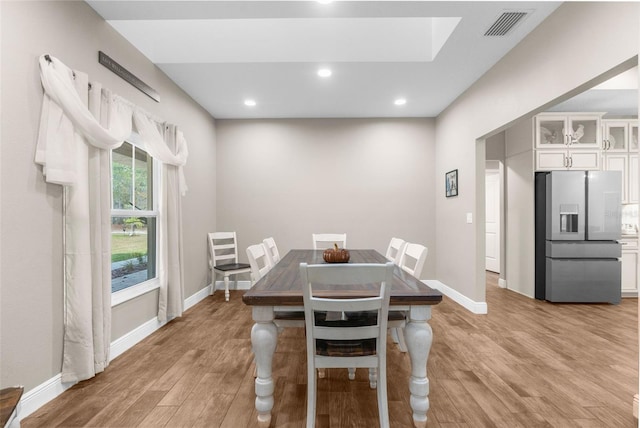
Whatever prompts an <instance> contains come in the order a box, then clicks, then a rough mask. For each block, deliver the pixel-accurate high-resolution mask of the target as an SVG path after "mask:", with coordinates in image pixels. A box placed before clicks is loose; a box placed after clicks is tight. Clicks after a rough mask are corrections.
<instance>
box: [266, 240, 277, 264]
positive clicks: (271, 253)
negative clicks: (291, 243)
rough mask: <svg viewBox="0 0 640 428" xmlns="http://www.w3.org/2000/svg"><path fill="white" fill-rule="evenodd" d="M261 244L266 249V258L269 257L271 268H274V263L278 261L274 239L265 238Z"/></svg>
mask: <svg viewBox="0 0 640 428" xmlns="http://www.w3.org/2000/svg"><path fill="white" fill-rule="evenodd" d="M262 243H263V244H264V245H265V247H267V257H269V260H270V261H271V266H275V265H276V263H278V262H279V261H280V253H279V252H278V247H277V246H276V241H275V239H273V238H271V237H269V238H265V239H264V240H263V241H262Z"/></svg>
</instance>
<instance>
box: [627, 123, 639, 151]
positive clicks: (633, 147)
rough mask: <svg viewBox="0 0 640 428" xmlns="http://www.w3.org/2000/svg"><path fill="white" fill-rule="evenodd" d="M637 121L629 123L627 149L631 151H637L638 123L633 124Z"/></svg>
mask: <svg viewBox="0 0 640 428" xmlns="http://www.w3.org/2000/svg"><path fill="white" fill-rule="evenodd" d="M637 122H638V121H637V120H634V121H633V122H631V125H629V151H630V152H633V153H635V152H637V151H638V125H634V124H635V123H637Z"/></svg>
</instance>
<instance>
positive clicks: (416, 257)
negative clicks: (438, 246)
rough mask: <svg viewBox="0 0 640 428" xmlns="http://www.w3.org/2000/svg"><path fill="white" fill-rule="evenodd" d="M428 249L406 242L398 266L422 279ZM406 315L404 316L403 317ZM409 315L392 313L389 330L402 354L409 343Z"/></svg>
mask: <svg viewBox="0 0 640 428" xmlns="http://www.w3.org/2000/svg"><path fill="white" fill-rule="evenodd" d="M427 253H428V249H427V247H425V246H424V245H420V244H414V243H411V242H406V243H405V245H404V246H403V248H402V252H401V254H400V255H399V262H398V265H399V266H400V268H401V269H402V270H404V271H405V272H407V273H408V274H410V275H413V276H415V277H416V278H418V279H420V276H421V275H422V269H423V267H424V262H425V260H426V259H427ZM403 315H404V316H403ZM407 315H408V314H407V313H399V312H391V313H390V316H389V317H390V319H389V330H390V332H391V337H392V338H393V341H394V342H395V343H397V344H398V348H399V349H400V351H402V352H407V343H406V341H405V340H404V328H405V327H406V325H407V320H406V317H407Z"/></svg>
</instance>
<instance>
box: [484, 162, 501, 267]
mask: <svg viewBox="0 0 640 428" xmlns="http://www.w3.org/2000/svg"><path fill="white" fill-rule="evenodd" d="M500 184H501V165H500V162H499V161H487V165H486V170H485V211H486V212H485V223H486V224H485V269H486V270H488V271H491V272H495V273H498V274H499V273H500V261H501V259H502V257H501V251H500V248H501V242H502V241H501V237H502V234H501V224H502V215H501V205H502V203H501V202H502V194H501V185H500Z"/></svg>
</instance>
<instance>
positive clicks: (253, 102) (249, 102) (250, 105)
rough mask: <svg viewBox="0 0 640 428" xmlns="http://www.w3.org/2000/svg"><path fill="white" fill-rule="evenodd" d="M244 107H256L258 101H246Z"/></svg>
mask: <svg viewBox="0 0 640 428" xmlns="http://www.w3.org/2000/svg"><path fill="white" fill-rule="evenodd" d="M244 105H246V106H247V107H255V105H256V100H244Z"/></svg>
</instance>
